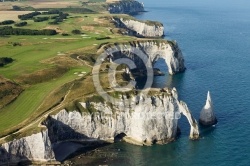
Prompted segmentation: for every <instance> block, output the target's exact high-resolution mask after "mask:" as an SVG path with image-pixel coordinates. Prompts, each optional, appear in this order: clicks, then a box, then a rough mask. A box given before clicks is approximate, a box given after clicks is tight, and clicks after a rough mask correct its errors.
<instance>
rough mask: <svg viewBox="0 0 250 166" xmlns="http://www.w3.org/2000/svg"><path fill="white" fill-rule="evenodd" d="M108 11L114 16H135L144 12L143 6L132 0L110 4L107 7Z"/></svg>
mask: <svg viewBox="0 0 250 166" xmlns="http://www.w3.org/2000/svg"><path fill="white" fill-rule="evenodd" d="M108 11H109V12H110V13H116V14H136V13H139V12H144V5H143V3H140V2H138V1H134V0H123V1H117V2H114V3H110V4H109V5H108Z"/></svg>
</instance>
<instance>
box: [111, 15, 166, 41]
mask: <svg viewBox="0 0 250 166" xmlns="http://www.w3.org/2000/svg"><path fill="white" fill-rule="evenodd" d="M114 22H115V24H116V26H117V27H118V28H123V29H125V30H126V31H127V35H131V36H136V37H153V38H157V37H162V36H163V35H164V27H163V25H162V24H161V23H159V22H152V21H147V22H142V21H137V20H133V19H124V18H117V17H115V18H114Z"/></svg>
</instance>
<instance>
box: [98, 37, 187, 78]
mask: <svg viewBox="0 0 250 166" xmlns="http://www.w3.org/2000/svg"><path fill="white" fill-rule="evenodd" d="M103 49H104V50H105V52H106V54H108V55H110V57H111V59H112V61H115V60H116V59H119V58H124V57H127V58H129V59H131V60H132V61H134V63H135V65H136V67H137V68H139V69H144V68H145V63H143V61H142V59H141V58H140V57H138V56H137V55H136V54H137V53H138V52H139V54H143V55H142V56H144V57H145V58H148V61H150V62H151V63H152V65H153V64H154V63H155V62H156V61H157V60H158V59H159V58H163V59H164V60H165V62H166V65H167V67H168V72H169V74H171V75H174V74H177V73H180V72H183V71H185V69H186V68H185V64H184V58H183V55H182V52H181V50H180V49H179V47H178V44H177V43H176V42H175V41H174V42H173V41H165V40H161V41H154V40H149V41H137V42H133V43H120V44H117V45H108V46H104V47H103ZM138 50H139V51H138ZM140 51H141V53H140Z"/></svg>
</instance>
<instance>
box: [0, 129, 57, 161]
mask: <svg viewBox="0 0 250 166" xmlns="http://www.w3.org/2000/svg"><path fill="white" fill-rule="evenodd" d="M27 160H32V161H41V162H43V161H48V160H55V156H54V152H53V150H52V146H51V142H50V140H49V137H48V131H47V130H45V131H42V132H40V133H37V134H33V135H31V136H27V137H23V138H21V139H18V140H14V141H11V142H8V143H4V144H2V146H0V165H4V164H8V163H18V162H20V161H27Z"/></svg>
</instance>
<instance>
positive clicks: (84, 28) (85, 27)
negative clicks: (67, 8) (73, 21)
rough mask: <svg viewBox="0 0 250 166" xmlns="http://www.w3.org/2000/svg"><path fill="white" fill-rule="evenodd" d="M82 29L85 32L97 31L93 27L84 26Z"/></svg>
mask: <svg viewBox="0 0 250 166" xmlns="http://www.w3.org/2000/svg"><path fill="white" fill-rule="evenodd" d="M81 28H82V30H84V31H93V30H94V29H95V28H94V27H93V26H82V27H81Z"/></svg>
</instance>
